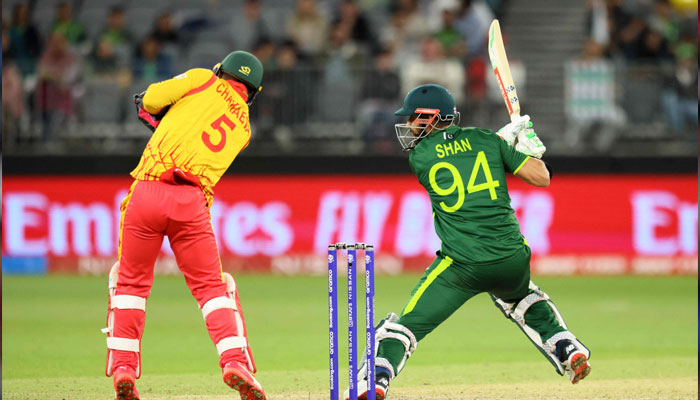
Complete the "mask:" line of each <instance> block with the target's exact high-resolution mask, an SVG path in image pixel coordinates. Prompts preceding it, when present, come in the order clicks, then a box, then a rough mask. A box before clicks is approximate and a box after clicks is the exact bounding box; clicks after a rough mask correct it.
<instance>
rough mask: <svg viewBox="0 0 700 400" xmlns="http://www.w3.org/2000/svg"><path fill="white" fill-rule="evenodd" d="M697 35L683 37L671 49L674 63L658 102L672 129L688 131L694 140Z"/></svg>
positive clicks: (696, 105)
mask: <svg viewBox="0 0 700 400" xmlns="http://www.w3.org/2000/svg"><path fill="white" fill-rule="evenodd" d="M694 42H695V43H694ZM697 49H698V48H697V37H695V38H692V36H689V37H687V38H684V40H682V41H681V42H680V43H679V44H678V45H677V46H676V48H675V49H674V50H675V56H676V66H675V68H674V69H673V71H672V73H671V74H670V75H669V76H667V77H666V85H665V89H664V91H663V93H662V95H661V104H662V107H663V110H664V114H665V116H666V120H667V121H668V124H669V125H670V127H671V129H672V130H673V132H675V133H676V134H682V133H686V132H690V133H691V137H692V138H693V139H694V141H697V136H696V135H695V132H697V130H698V97H697V96H698V91H697V90H698V50H697Z"/></svg>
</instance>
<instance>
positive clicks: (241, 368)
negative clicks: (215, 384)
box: [223, 361, 266, 400]
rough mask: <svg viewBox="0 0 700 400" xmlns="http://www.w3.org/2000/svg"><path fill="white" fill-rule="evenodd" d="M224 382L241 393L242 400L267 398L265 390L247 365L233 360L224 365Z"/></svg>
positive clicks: (263, 399) (262, 399)
mask: <svg viewBox="0 0 700 400" xmlns="http://www.w3.org/2000/svg"><path fill="white" fill-rule="evenodd" d="M223 375H224V382H225V383H226V384H227V385H228V386H229V387H231V388H232V389H234V390H237V391H238V393H240V395H241V400H265V399H266V397H265V391H264V390H263V388H262V385H260V382H258V381H257V379H255V377H254V376H253V375H251V373H250V372H248V368H246V366H245V365H243V364H241V363H239V362H237V361H231V362H228V363H226V365H224V369H223Z"/></svg>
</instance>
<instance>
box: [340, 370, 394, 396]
mask: <svg viewBox="0 0 700 400" xmlns="http://www.w3.org/2000/svg"><path fill="white" fill-rule="evenodd" d="M382 369H384V368H377V374H376V375H377V377H376V378H375V380H374V381H375V391H374V392H375V393H376V395H375V398H376V400H384V399H385V398H386V395H387V393H388V392H389V373H388V371H386V372H382V371H381V370H382ZM367 386H368V385H367V380H366V379H362V380H360V381H359V382H357V398H358V399H359V400H367V391H368V389H369V388H368V387H367ZM343 399H344V400H349V399H350V389H346V390H345V392H344V393H343Z"/></svg>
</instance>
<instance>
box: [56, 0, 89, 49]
mask: <svg viewBox="0 0 700 400" xmlns="http://www.w3.org/2000/svg"><path fill="white" fill-rule="evenodd" d="M51 32H58V33H60V34H61V35H63V37H64V38H65V39H66V41H67V42H68V44H69V45H71V46H72V47H74V48H80V47H83V46H84V45H85V43H86V42H87V33H86V31H85V27H84V26H83V24H81V23H80V22H78V21H76V20H75V19H73V10H72V9H71V6H70V4H68V3H67V2H65V3H60V4H59V5H58V6H57V8H56V21H55V22H54V23H53V26H52V27H51ZM83 50H84V49H83Z"/></svg>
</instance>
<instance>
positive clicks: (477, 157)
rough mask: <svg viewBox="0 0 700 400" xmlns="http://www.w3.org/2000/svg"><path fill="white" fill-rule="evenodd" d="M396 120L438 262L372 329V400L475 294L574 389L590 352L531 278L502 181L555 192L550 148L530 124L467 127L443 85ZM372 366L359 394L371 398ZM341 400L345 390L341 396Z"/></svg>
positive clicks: (419, 96)
mask: <svg viewBox="0 0 700 400" xmlns="http://www.w3.org/2000/svg"><path fill="white" fill-rule="evenodd" d="M395 114H396V115H399V116H402V117H406V118H407V119H408V121H407V122H406V123H405V124H397V125H396V135H397V137H398V140H399V142H400V143H401V146H402V147H403V148H404V150H405V151H410V154H409V164H410V166H411V169H412V170H413V172H414V173H415V174H416V176H417V177H418V181H419V182H420V184H421V185H423V187H424V188H425V189H426V190H427V191H428V195H429V196H430V201H431V204H432V209H433V218H434V225H435V231H436V232H437V235H438V237H439V238H440V240H441V242H442V248H441V249H440V251H438V252H437V257H436V258H435V261H433V263H432V264H431V265H430V266H429V267H428V268H427V270H426V271H425V273H424V274H423V276H422V277H421V278H420V280H419V281H418V283H417V284H416V286H415V287H414V288H413V291H412V292H411V297H410V298H409V300H408V302H407V303H406V305H405V307H404V309H403V311H402V312H401V315H400V316H399V315H396V314H394V313H390V314H389V315H388V316H387V318H386V319H384V320H382V321H381V322H380V323H379V324H378V326H377V330H376V343H375V349H376V350H375V351H376V359H375V363H376V364H375V365H376V374H375V376H376V378H375V379H376V385H377V389H376V398H377V399H384V398H385V397H386V395H387V392H388V389H389V384H390V382H391V381H392V380H393V379H394V378H395V377H396V376H397V375H398V374H399V373H400V372H401V370H402V369H403V368H404V366H405V365H406V361H407V360H408V358H409V357H410V356H411V354H412V353H413V352H414V351H415V350H416V347H417V345H418V342H419V341H420V340H421V339H423V338H424V337H425V336H426V335H427V334H429V333H430V332H432V331H433V329H435V328H436V327H437V326H438V325H440V324H441V323H442V322H443V321H445V320H446V319H447V318H448V317H449V316H450V315H451V314H452V313H453V312H455V311H456V310H457V309H458V308H459V307H461V306H462V304H464V303H465V302H466V301H467V300H469V299H471V298H472V297H473V296H475V295H477V294H479V293H482V292H488V293H489V295H490V296H491V299H492V300H493V302H494V304H495V305H496V307H497V308H498V309H499V310H501V312H502V313H503V314H504V315H505V316H506V318H508V319H510V320H512V321H513V322H514V323H515V324H516V325H517V326H518V327H519V328H520V329H521V330H522V331H523V333H524V334H525V336H527V338H528V339H529V340H530V341H531V342H532V343H533V344H534V345H535V347H537V349H538V350H539V351H540V352H541V353H542V354H543V355H544V357H545V358H546V359H547V360H548V361H549V362H550V363H552V365H553V366H554V367H555V369H556V371H557V372H558V373H559V374H560V375H566V376H567V377H568V378H569V379H570V380H571V382H572V383H576V382H578V381H580V380H581V379H583V378H585V377H586V376H587V375H588V374H589V373H590V371H591V366H590V364H589V363H588V359H589V358H590V351H589V350H588V349H587V348H586V347H585V346H584V345H583V344H582V343H581V342H580V341H579V340H578V339H577V338H576V336H574V334H573V333H571V332H570V331H569V329H568V328H567V326H566V324H565V323H564V319H563V318H562V316H561V314H560V313H559V310H558V309H557V307H556V306H555V305H554V303H553V302H552V301H551V300H550V298H549V296H547V294H546V293H545V292H543V291H542V290H541V289H540V288H539V287H538V286H537V285H535V284H534V283H533V282H532V281H531V280H530V247H529V246H528V244H527V241H526V240H525V238H524V237H523V235H522V234H521V233H520V226H519V224H518V221H517V220H516V218H515V215H514V212H513V209H512V208H511V206H510V197H509V195H508V187H507V186H506V173H512V174H514V175H515V176H517V177H519V178H520V179H522V180H524V181H525V182H527V183H528V184H530V185H533V186H537V187H546V186H549V182H550V179H551V169H550V168H549V167H548V166H547V165H546V164H545V163H544V162H543V161H541V160H540V158H541V157H542V154H543V153H544V152H545V150H546V148H545V146H544V145H543V144H542V141H540V139H539V138H538V137H537V135H536V134H535V132H534V131H533V130H532V124H531V123H530V118H529V117H528V116H523V117H521V118H520V119H518V120H516V121H514V122H511V123H510V124H508V125H506V126H505V127H503V128H502V129H501V130H499V131H498V132H496V133H494V132H492V131H490V130H486V129H479V128H473V127H470V128H461V127H459V126H458V125H457V124H458V123H459V113H458V112H457V110H456V107H455V101H454V99H453V98H452V95H451V94H450V93H449V92H448V91H447V90H446V89H445V88H444V87H442V86H439V85H435V84H427V85H422V86H418V87H416V88H414V89H413V90H411V91H410V92H409V93H408V95H407V96H406V98H405V99H404V102H403V106H402V107H401V108H400V109H399V110H397V111H396V113H395ZM365 371H366V368H364V366H361V367H360V369H359V372H358V375H359V379H358V382H359V384H358V393H360V398H362V399H365V398H366V396H367V381H366V372H365ZM345 393H346V394H345V399H347V398H348V392H347V391H346V392H345Z"/></svg>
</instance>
